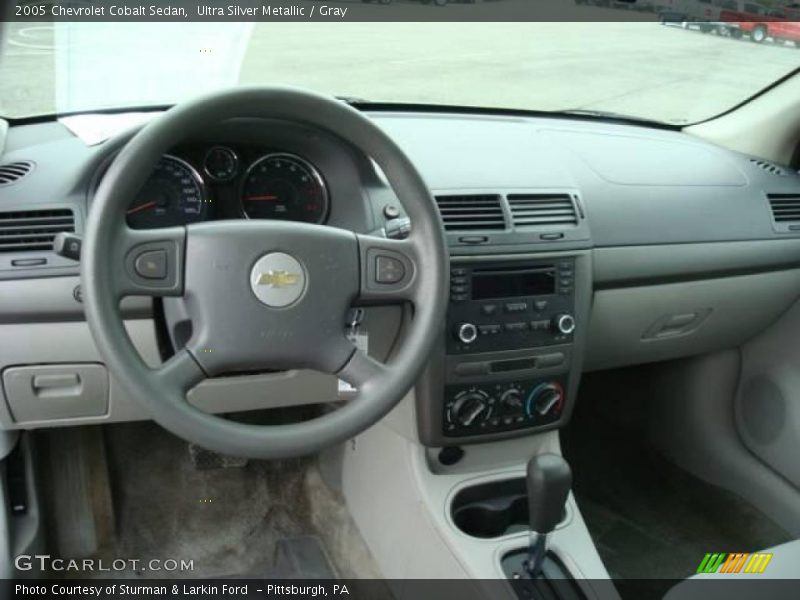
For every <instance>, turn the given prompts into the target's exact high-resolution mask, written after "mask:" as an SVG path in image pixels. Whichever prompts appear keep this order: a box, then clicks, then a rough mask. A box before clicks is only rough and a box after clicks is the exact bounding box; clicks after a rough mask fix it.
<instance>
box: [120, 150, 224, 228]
mask: <svg viewBox="0 0 800 600" xmlns="http://www.w3.org/2000/svg"><path fill="white" fill-rule="evenodd" d="M207 209H208V202H207V198H206V189H205V185H204V184H203V179H202V178H201V177H200V174H199V173H198V172H197V171H196V170H195V169H194V167H192V165H190V164H189V163H187V162H186V161H185V160H182V159H180V158H177V157H175V156H169V155H165V156H163V157H162V158H161V160H159V161H158V164H157V165H156V168H155V169H154V170H153V174H152V175H151V176H150V178H149V179H148V180H147V181H146V182H145V184H144V186H143V187H142V189H141V190H140V191H139V193H138V194H137V195H136V198H135V199H134V201H133V202H131V205H130V206H129V207H128V212H127V215H126V216H127V220H128V225H129V226H130V227H132V228H133V229H151V228H158V227H173V226H175V225H186V224H188V223H195V222H197V221H202V220H204V219H205V217H206V212H207Z"/></svg>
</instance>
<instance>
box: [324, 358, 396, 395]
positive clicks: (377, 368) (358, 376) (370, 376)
mask: <svg viewBox="0 0 800 600" xmlns="http://www.w3.org/2000/svg"><path fill="white" fill-rule="evenodd" d="M389 370H390V367H389V366H387V365H385V364H383V363H381V362H378V361H377V360H375V359H374V358H372V357H371V356H369V355H368V354H367V353H366V352H364V351H363V350H361V349H357V350H356V351H355V352H354V353H353V355H352V356H351V357H350V360H348V361H347V364H346V365H345V366H344V367H342V369H341V370H340V371H339V372H338V373H336V375H337V376H338V377H339V378H340V379H342V380H344V381H346V382H347V383H349V384H350V385H352V386H353V387H355V388H358V389H359V390H360V389H361V388H363V386H364V385H366V384H368V383H369V384H373V383H375V382H378V381H382V380H385V377H386V376H387V375H388V374H389Z"/></svg>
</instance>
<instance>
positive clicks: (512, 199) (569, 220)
mask: <svg viewBox="0 0 800 600" xmlns="http://www.w3.org/2000/svg"><path fill="white" fill-rule="evenodd" d="M508 204H509V206H510V207H511V220H512V221H513V222H514V226H515V227H541V226H544V225H557V226H564V225H568V226H575V225H577V224H578V211H577V210H576V206H575V199H574V198H573V197H572V196H571V195H570V194H510V195H509V196H508Z"/></svg>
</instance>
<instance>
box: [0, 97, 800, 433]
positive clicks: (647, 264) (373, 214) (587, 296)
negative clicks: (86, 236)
mask: <svg viewBox="0 0 800 600" xmlns="http://www.w3.org/2000/svg"><path fill="white" fill-rule="evenodd" d="M365 110H366V114H367V115H368V116H369V117H370V118H372V119H373V120H374V121H375V122H376V123H377V124H378V125H379V126H380V127H381V128H383V129H384V130H385V131H386V132H387V133H388V134H389V135H390V136H391V137H392V138H393V139H394V140H395V141H396V142H397V144H398V145H399V146H400V147H401V148H402V149H403V150H404V151H405V152H406V154H407V155H408V156H409V157H410V158H411V160H412V162H413V163H414V164H415V165H416V167H417V168H418V169H419V171H420V172H421V174H422V176H423V178H424V180H425V181H426V183H427V184H428V187H429V189H430V191H431V196H432V197H433V199H434V200H435V202H436V203H437V206H438V208H439V212H440V215H441V217H442V223H443V227H444V229H445V232H446V237H447V241H448V246H449V250H450V260H451V273H450V292H451V293H450V304H449V310H448V316H447V319H446V322H445V323H443V324H442V330H441V336H440V337H441V341H440V343H439V345H438V347H437V350H436V351H435V353H434V355H433V356H432V357H431V360H430V363H429V367H428V369H427V370H426V372H425V373H424V374H423V376H422V378H421V379H420V381H419V382H418V384H417V387H416V394H415V402H416V410H415V419H416V425H417V428H418V435H419V438H420V440H421V441H422V442H423V443H425V444H427V445H429V446H446V445H451V444H453V443H459V444H464V443H482V442H490V441H494V440H499V439H506V438H512V437H518V436H521V435H528V434H530V433H532V432H536V431H542V430H547V429H552V428H557V427H560V426H562V425H563V424H564V423H566V422H567V421H568V420H569V417H570V413H571V410H572V406H573V404H574V401H575V397H576V394H577V389H578V386H579V383H580V377H581V374H582V373H583V372H585V371H589V370H599V369H607V368H613V367H619V366H625V365H632V364H639V363H646V362H655V361H663V360H669V359H674V358H681V357H686V356H691V355H695V354H700V353H704V352H711V351H715V350H719V349H725V348H731V347H737V346H738V345H741V344H742V343H743V342H744V341H746V340H747V339H750V338H751V337H752V336H754V335H755V334H757V333H758V332H759V331H761V330H762V329H763V328H764V327H766V326H767V325H769V324H770V323H771V322H773V321H774V320H775V319H776V318H777V317H778V316H779V315H780V314H782V313H783V312H784V311H785V310H786V308H788V307H789V306H790V305H791V304H792V303H793V302H794V301H795V300H796V299H797V298H798V297H800V277H798V275H800V273H799V272H798V265H800V177H798V175H797V173H796V172H795V171H794V170H792V169H791V168H790V167H788V166H785V165H777V164H773V163H770V162H768V161H764V160H761V159H759V158H756V157H750V156H745V155H742V154H738V153H735V152H732V151H729V150H726V149H724V148H721V147H718V146H715V145H713V144H710V143H708V142H705V141H702V140H699V139H696V138H693V137H691V136H689V135H687V134H684V133H682V132H680V131H678V130H675V129H672V128H667V127H664V128H657V127H646V126H636V125H631V124H621V123H614V122H605V121H599V120H596V119H590V118H578V117H576V118H558V117H553V116H545V115H527V114H508V113H496V114H490V113H488V112H481V113H477V112H474V113H470V112H466V111H456V110H447V109H441V110H435V111H434V110H413V109H408V110H400V109H396V108H393V109H385V110H372V111H370V110H369V109H368V108H367V109H365ZM132 135H133V132H126V133H121V134H120V135H118V136H116V137H114V138H111V139H109V140H107V141H105V142H103V143H101V144H97V145H93V146H90V145H86V144H84V143H83V142H82V141H81V140H80V139H79V138H78V137H76V136H74V135H73V134H72V133H71V132H70V131H69V130H67V129H66V128H65V127H64V126H63V125H61V124H60V123H58V122H43V123H33V124H27V125H18V126H13V127H11V128H10V130H9V134H8V137H7V139H6V146H5V151H4V153H3V158H2V161H0V175H2V174H3V173H4V172H5V171H3V169H4V168H6V171H8V170H9V169H11V170H13V169H14V168H17V169H20V167H14V165H17V164H22V163H24V164H27V165H29V168H28V169H27V171H25V169H24V168H21V169H22V170H23V171H25V172H24V173H23V174H22V175H21V176H19V177H17V178H16V179H13V174H12V176H11V177H12V179H13V181H11V182H10V183H2V182H0V336H2V337H3V338H4V339H6V340H9V343H7V344H4V345H3V347H2V348H0V371H2V372H3V373H4V381H5V379H6V375H7V373H8V372H9V369H19V368H31V369H33V370H32V371H30V373H29V375H30V376H31V377H34V376H35V375H36V368H38V367H36V366H37V365H38V366H42V365H45V366H55V367H59V366H60V367H61V368H66V367H64V365H67V367H69V366H70V365H72V366H74V369H73V370H75V369H79V368H83V367H85V366H86V365H99V364H100V363H101V360H100V357H99V356H98V355H97V351H96V349H95V348H94V345H93V343H92V340H91V336H90V334H89V332H88V328H87V327H86V324H85V323H84V321H83V313H82V304H81V297H80V281H79V277H78V263H77V262H75V261H73V260H70V259H67V258H64V257H62V256H58V255H56V254H55V253H53V252H52V251H51V249H50V245H51V244H52V238H53V236H54V235H55V233H56V232H58V231H72V232H74V233H76V234H78V235H80V234H81V232H82V231H83V227H84V224H85V221H86V218H87V215H88V212H89V210H90V209H91V203H92V197H93V195H94V193H95V190H96V189H97V186H99V185H101V183H102V180H103V174H104V173H105V172H106V170H107V169H108V168H109V167H110V165H111V164H112V162H113V159H114V157H115V156H116V154H117V153H118V152H120V151H121V149H122V148H123V147H124V145H125V143H126V142H127V141H128V140H129V139H130V138H131V136H132ZM9 165H11V166H12V167H9ZM120 217H121V218H125V219H126V220H127V222H128V225H129V226H130V227H132V228H160V227H172V226H175V225H187V224H192V223H196V222H201V221H213V220H220V219H280V220H292V221H300V222H305V223H314V224H321V225H326V226H331V227H339V228H343V229H347V230H350V231H354V232H357V233H371V234H373V235H387V236H391V237H395V236H396V237H402V235H403V234H404V232H407V231H408V227H409V226H410V227H413V223H411V224H410V225H409V224H408V223H407V222H406V221H407V219H406V215H405V212H404V210H403V207H402V205H401V204H400V202H399V201H398V199H397V197H396V196H395V194H394V192H393V190H392V189H391V187H390V186H389V184H388V183H387V181H386V179H385V177H384V176H383V174H382V173H381V171H380V169H379V168H378V167H377V165H376V163H375V162H374V161H373V160H372V159H371V157H368V156H365V155H363V154H362V153H360V152H359V151H358V150H357V149H355V148H353V147H352V146H350V145H348V144H347V143H345V142H344V141H343V140H341V139H338V138H336V137H335V136H333V135H331V134H329V133H327V132H324V131H319V130H316V129H312V128H310V127H308V126H307V125H305V124H302V123H289V122H284V121H264V120H259V121H254V120H247V119H242V120H234V121H231V122H227V123H224V124H216V125H210V126H209V127H208V128H206V129H205V130H204V131H203V132H200V133H198V134H197V135H196V136H193V138H192V139H187V140H185V142H183V143H182V144H181V145H179V146H177V147H175V148H168V149H165V152H164V156H163V157H162V158H161V160H160V161H159V162H158V163H157V164H156V165H154V169H153V172H152V174H151V175H150V176H149V178H147V179H146V180H145V181H143V182H142V190H141V192H140V193H139V194H138V195H137V197H136V198H135V199H134V200H133V201H132V202H131V204H130V206H129V207H128V209H127V214H126V215H124V216H123V215H121V216H120ZM265 243H266V241H265ZM179 311H180V309H179V307H176V306H174V305H172V303H171V300H170V299H164V301H163V302H162V301H157V302H155V303H153V302H151V301H150V300H147V299H143V298H129V299H126V301H125V303H124V304H123V312H124V314H125V315H126V317H127V319H128V327H129V334H130V335H131V337H132V338H133V340H134V343H135V344H136V345H137V347H138V348H139V350H140V352H141V353H142V355H143V356H144V357H145V359H146V360H148V361H150V362H158V361H159V360H163V359H164V357H165V356H167V355H168V354H169V352H170V351H171V350H172V349H174V347H175V346H176V345H179V344H180V339H181V335H180V332H179V331H175V330H168V331H164V329H165V317H164V315H167V317H168V319H167V320H168V321H170V322H179V321H180V318H179V315H177V316H176V312H179ZM368 313H369V314H368V316H367V318H366V320H365V323H364V327H365V330H367V331H368V333H369V335H370V351H371V352H372V353H374V354H375V355H376V356H377V357H379V358H385V357H386V356H388V355H389V353H390V351H391V348H392V345H393V344H394V342H395V340H396V339H397V337H398V335H399V334H400V332H401V331H402V322H403V319H405V318H408V314H407V313H405V312H403V311H402V309H400V308H397V309H396V310H395V309H394V307H383V308H379V309H378V308H376V309H374V310H370V309H368ZM54 332H57V333H55V335H58V336H60V337H63V338H64V339H70V340H71V343H70V344H69V345H68V347H54V346H53V344H51V343H50V340H51V339H52V336H53V335H54ZM67 370H69V369H67ZM81 372H83V371H81ZM12 375H15V376H17V373H14V372H12ZM96 375H97V376H99V378H100V380H101V382H102V381H106V382H107V383H106V385H105V386H103V385H100V387H99V388H98V389H99V390H101V391H100V392H98V393H99V394H101V395H102V397H103V398H102V401H100V402H95V403H94V404H81V403H78V404H77V406H76V407H75V410H73V411H72V412H70V411H69V410H67V411H66V412H65V409H64V406H65V404H64V403H61V404H60V405H58V407H55V408H52V409H48V408H47V406H46V405H47V403H44V404H42V403H39V404H37V409H36V410H34V411H31V410H30V409H29V406H30V405H29V403H30V401H31V399H30V398H28V397H12V393H16V392H13V390H12V391H10V388H9V386H8V383H5V384H4V387H3V388H2V390H3V392H2V397H1V398H0V425H1V426H3V427H5V428H10V429H14V428H32V427H40V426H59V425H66V424H79V423H87V422H94V423H99V422H111V421H121V420H131V419H137V418H146V417H147V415H144V414H142V413H141V412H140V411H139V409H138V407H136V406H135V403H134V402H132V401H131V399H130V398H127V397H126V395H125V392H124V391H123V390H121V389H120V388H118V387H117V386H116V385H115V384H114V382H113V378H111V377H109V375H108V374H107V373H104V372H103V373H100V374H96ZM87 377H88V376H87ZM104 378H105V379H104ZM15 389H16V388H15ZM102 390H105V391H102ZM265 396H266V397H269V398H274V399H275V401H274V402H272V403H271V406H274V405H285V404H303V403H307V402H318V401H319V399H320V398H327V399H329V400H338V399H341V397H342V396H341V393H340V391H339V389H338V388H337V382H336V380H335V378H332V377H330V376H325V375H322V374H319V373H313V372H306V371H300V372H290V373H253V374H246V375H244V376H241V377H225V378H217V379H214V380H210V381H207V382H205V383H204V384H201V385H200V386H198V388H197V389H196V390H194V392H193V398H190V400H191V401H192V402H194V403H195V404H197V405H198V406H200V407H202V408H204V409H206V410H209V411H212V412H219V411H222V410H225V411H226V412H227V411H232V410H245V409H251V408H257V407H259V406H263V398H264V397H265Z"/></svg>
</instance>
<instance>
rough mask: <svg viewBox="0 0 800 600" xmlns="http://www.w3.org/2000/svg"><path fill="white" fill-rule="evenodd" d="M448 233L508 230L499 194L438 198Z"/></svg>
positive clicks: (440, 211) (437, 203) (438, 204)
mask: <svg viewBox="0 0 800 600" xmlns="http://www.w3.org/2000/svg"><path fill="white" fill-rule="evenodd" d="M436 205H437V206H438V207H439V213H440V214H441V215H442V221H443V222H444V228H445V230H446V231H498V230H499V231H502V230H503V229H505V228H506V220H505V217H504V216H503V206H502V204H501V202H500V196H499V195H497V194H460V195H453V196H436Z"/></svg>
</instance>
